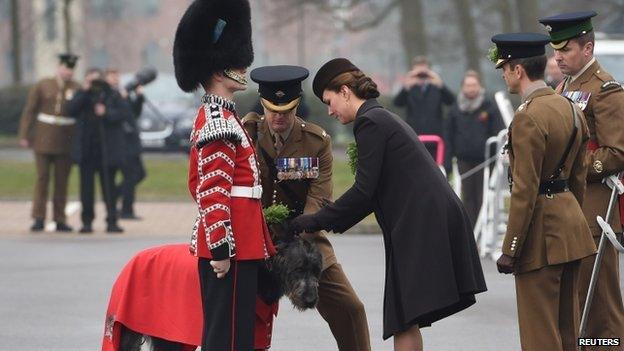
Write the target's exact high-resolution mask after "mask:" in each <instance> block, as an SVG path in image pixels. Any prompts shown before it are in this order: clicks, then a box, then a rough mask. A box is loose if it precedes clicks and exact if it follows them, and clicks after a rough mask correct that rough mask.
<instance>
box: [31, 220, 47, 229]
mask: <svg viewBox="0 0 624 351" xmlns="http://www.w3.org/2000/svg"><path fill="white" fill-rule="evenodd" d="M43 227H44V224H43V219H35V222H34V223H33V225H32V226H31V227H30V231H31V232H40V231H42V230H43Z"/></svg>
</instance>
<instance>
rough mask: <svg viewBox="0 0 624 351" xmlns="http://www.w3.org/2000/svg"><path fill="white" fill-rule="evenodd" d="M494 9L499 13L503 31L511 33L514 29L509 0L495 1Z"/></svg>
mask: <svg viewBox="0 0 624 351" xmlns="http://www.w3.org/2000/svg"><path fill="white" fill-rule="evenodd" d="M496 9H497V10H498V13H499V15H500V19H501V24H502V28H503V33H511V32H513V31H514V22H513V14H512V11H511V5H509V0H499V1H496Z"/></svg>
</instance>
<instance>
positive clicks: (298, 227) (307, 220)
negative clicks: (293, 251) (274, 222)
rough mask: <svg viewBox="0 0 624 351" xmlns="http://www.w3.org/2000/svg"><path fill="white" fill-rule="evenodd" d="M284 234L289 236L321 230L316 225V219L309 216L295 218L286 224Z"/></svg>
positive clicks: (319, 226) (317, 224)
mask: <svg viewBox="0 0 624 351" xmlns="http://www.w3.org/2000/svg"><path fill="white" fill-rule="evenodd" d="M285 227H286V232H287V233H288V234H289V235H299V234H300V233H301V232H304V231H305V232H308V233H313V232H317V231H319V230H321V229H323V228H321V225H320V224H319V223H318V221H317V219H316V217H314V215H311V214H305V215H300V216H297V217H295V218H293V219H291V220H290V221H289V222H287V223H286V225H285Z"/></svg>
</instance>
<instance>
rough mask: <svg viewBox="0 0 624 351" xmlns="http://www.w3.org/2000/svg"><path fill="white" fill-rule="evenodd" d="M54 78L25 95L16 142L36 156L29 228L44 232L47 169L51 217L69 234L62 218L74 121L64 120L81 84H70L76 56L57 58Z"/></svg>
mask: <svg viewBox="0 0 624 351" xmlns="http://www.w3.org/2000/svg"><path fill="white" fill-rule="evenodd" d="M58 58H59V65H58V68H57V71H56V76H54V77H49V78H45V79H42V80H40V81H39V82H38V83H37V84H35V85H34V86H33V88H32V89H31V90H30V92H29V93H28V100H27V101H26V106H25V107H24V110H23V111H22V117H21V119H20V127H19V138H20V145H21V146H22V147H27V148H32V149H33V151H34V154H35V165H36V168H37V181H36V183H35V189H34V197H33V203H32V218H33V220H34V223H33V224H32V226H31V227H30V230H31V231H33V232H40V231H42V230H43V228H44V221H45V217H46V206H47V203H48V183H49V180H50V168H51V167H52V168H53V172H54V195H53V198H52V203H53V204H54V207H53V210H54V211H53V212H54V214H53V216H54V221H55V222H56V231H57V232H70V231H72V228H71V227H70V226H68V225H67V222H66V217H65V204H66V203H67V183H68V180H69V172H70V170H71V157H70V150H71V140H72V136H73V134H74V124H75V120H74V119H72V118H68V117H67V111H66V110H67V102H68V101H69V100H71V98H72V96H73V95H74V92H75V91H76V90H77V89H78V88H80V84H78V83H76V82H75V81H74V80H73V76H74V67H75V66H76V62H77V61H78V56H76V55H73V54H61V55H58Z"/></svg>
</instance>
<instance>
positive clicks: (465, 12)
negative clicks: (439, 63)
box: [453, 0, 483, 73]
mask: <svg viewBox="0 0 624 351" xmlns="http://www.w3.org/2000/svg"><path fill="white" fill-rule="evenodd" d="M453 3H454V4H455V9H456V11H457V16H458V17H459V30H460V33H461V34H462V35H463V38H462V39H463V40H462V44H463V46H464V55H465V57H466V63H467V68H469V69H472V70H475V71H477V72H479V73H481V65H480V58H481V56H483V54H482V52H481V50H479V40H477V34H476V29H475V22H474V19H473V18H472V14H471V11H470V9H471V5H470V0H453Z"/></svg>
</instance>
